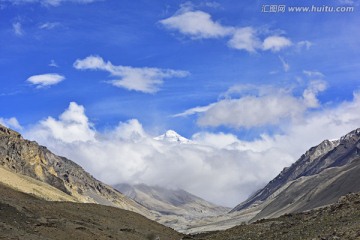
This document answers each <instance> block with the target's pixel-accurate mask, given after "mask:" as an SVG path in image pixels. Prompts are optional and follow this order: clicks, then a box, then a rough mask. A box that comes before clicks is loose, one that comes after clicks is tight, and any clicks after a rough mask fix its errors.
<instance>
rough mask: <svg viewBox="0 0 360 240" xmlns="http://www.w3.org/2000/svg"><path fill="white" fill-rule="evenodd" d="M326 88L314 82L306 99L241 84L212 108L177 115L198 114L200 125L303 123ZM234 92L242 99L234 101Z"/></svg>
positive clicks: (285, 90) (253, 125)
mask: <svg viewBox="0 0 360 240" xmlns="http://www.w3.org/2000/svg"><path fill="white" fill-rule="evenodd" d="M325 89H326V83H325V82H324V81H321V80H317V81H310V82H309V86H308V87H307V88H306V89H304V90H303V95H302V96H295V95H294V94H293V93H292V92H291V91H290V90H287V89H281V88H280V89H276V88H273V87H268V86H253V85H239V86H234V87H232V88H230V89H229V90H228V91H227V92H226V93H225V94H223V95H224V97H225V99H222V100H219V101H218V102H216V103H212V104H210V105H208V106H203V107H196V108H191V109H188V110H186V111H185V112H183V113H180V114H176V115H174V116H186V115H191V114H196V113H197V114H198V116H199V117H198V124H199V125H200V126H210V127H218V126H228V127H231V128H253V127H263V126H269V125H277V124H280V123H282V122H284V121H286V122H288V121H293V120H299V119H301V118H302V116H303V115H304V113H305V112H306V111H307V110H308V109H310V108H316V107H318V106H319V102H318V99H317V97H316V96H317V94H318V93H320V92H322V91H324V90H325ZM234 93H237V94H239V95H240V96H239V97H235V98H231V95H233V94H234Z"/></svg>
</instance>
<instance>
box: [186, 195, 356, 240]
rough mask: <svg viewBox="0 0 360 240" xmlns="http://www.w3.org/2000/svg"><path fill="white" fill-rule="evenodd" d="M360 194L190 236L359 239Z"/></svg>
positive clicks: (210, 239)
mask: <svg viewBox="0 0 360 240" xmlns="http://www.w3.org/2000/svg"><path fill="white" fill-rule="evenodd" d="M359 226H360V194H359V193H356V194H349V195H346V196H343V197H341V198H340V200H339V201H338V202H337V203H335V204H332V205H330V206H327V207H324V208H320V209H316V210H310V211H307V212H303V213H296V214H286V215H283V216H281V217H279V218H274V219H263V220H259V221H257V222H255V223H252V224H249V225H245V224H242V225H240V226H236V227H233V228H231V229H228V230H225V231H218V232H210V233H203V234H196V235H192V236H189V237H188V239H197V240H229V239H231V240H248V239H252V240H257V239H259V240H263V239H267V240H272V239H274V240H282V239H284V240H288V239H304V240H317V239H319V240H320V239H321V240H322V239H326V240H331V239H333V240H335V239H342V240H354V239H360V231H359Z"/></svg>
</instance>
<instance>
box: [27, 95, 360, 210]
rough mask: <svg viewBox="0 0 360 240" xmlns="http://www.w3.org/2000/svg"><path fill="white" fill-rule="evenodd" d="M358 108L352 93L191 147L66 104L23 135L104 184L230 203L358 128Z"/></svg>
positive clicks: (204, 135)
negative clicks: (295, 116)
mask: <svg viewBox="0 0 360 240" xmlns="http://www.w3.org/2000/svg"><path fill="white" fill-rule="evenodd" d="M359 108H360V94H359V93H355V94H354V99H353V100H352V101H349V102H343V103H340V104H338V105H334V106H332V107H329V106H328V107H324V108H319V109H318V110H316V111H310V112H306V113H304V114H305V117H304V118H303V119H302V121H294V122H292V123H290V124H285V125H279V128H280V131H279V132H278V133H275V134H273V135H268V134H262V135H260V136H259V137H258V138H256V139H255V140H251V141H245V140H241V139H239V138H238V137H236V136H235V135H232V134H225V133H209V132H201V133H197V134H195V135H194V136H193V138H192V140H193V141H192V142H193V143H192V144H174V143H166V142H164V141H156V140H154V139H153V138H152V136H150V135H149V134H147V133H146V131H145V130H144V129H143V128H142V126H141V124H140V123H139V122H138V121H137V120H135V119H132V120H129V121H127V122H123V123H119V125H118V126H116V127H114V128H111V129H107V130H106V131H105V132H99V131H97V130H96V129H95V128H93V127H92V124H91V123H90V122H89V120H88V118H87V116H86V115H85V112H84V108H83V107H82V106H80V105H78V104H76V103H71V104H70V106H69V108H68V109H67V110H66V111H65V112H64V113H63V114H61V115H60V117H59V119H58V120H56V119H54V118H52V117H49V118H47V119H46V120H44V121H41V122H40V123H38V124H37V125H36V126H35V127H34V128H32V129H27V130H26V131H25V136H26V137H27V138H30V139H33V140H37V141H39V142H40V143H41V144H45V145H46V146H47V147H48V148H49V149H51V150H52V151H54V152H55V153H58V154H61V155H63V156H66V157H68V158H70V159H72V160H74V161H76V162H77V163H78V164H80V165H81V166H83V167H84V168H85V169H86V170H88V171H89V172H90V173H91V174H93V175H94V176H95V177H96V178H98V179H100V180H102V181H105V182H106V183H108V184H116V183H119V182H130V183H140V182H142V183H146V184H150V185H160V186H170V187H180V188H183V189H185V190H187V191H190V192H192V193H195V194H197V195H199V196H201V197H203V198H205V199H207V200H210V201H213V202H215V203H219V204H225V205H228V206H234V205H236V204H238V203H239V202H241V201H242V200H244V199H245V198H246V197H248V196H249V195H250V194H252V193H253V192H254V191H256V190H257V189H258V188H260V187H262V186H263V185H264V184H266V183H267V182H268V181H269V180H271V179H272V178H273V177H275V176H276V175H277V174H278V173H279V172H280V171H281V169H282V168H283V167H286V166H289V165H290V164H291V163H292V162H294V161H295V160H296V159H298V158H299V157H300V156H301V155H302V154H303V153H304V152H305V151H306V150H308V149H309V148H310V147H311V146H314V145H316V144H319V143H320V142H321V141H322V140H324V139H334V138H339V137H340V136H342V135H343V134H345V133H347V132H348V131H350V130H353V129H355V128H357V127H359V126H360V112H359V111H358V109H359ZM214 176H216V177H214ZM223 196H227V197H226V198H224V197H223Z"/></svg>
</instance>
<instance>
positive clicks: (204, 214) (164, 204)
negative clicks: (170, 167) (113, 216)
mask: <svg viewBox="0 0 360 240" xmlns="http://www.w3.org/2000/svg"><path fill="white" fill-rule="evenodd" d="M114 188H116V189H118V190H119V191H121V192H122V193H123V194H125V195H126V196H128V197H129V198H131V199H133V200H134V201H136V202H137V203H139V204H141V205H142V206H144V207H146V208H147V209H149V210H151V211H155V212H158V213H160V216H159V218H158V219H157V221H159V222H160V223H163V224H165V225H167V226H170V227H172V228H174V229H176V230H178V231H184V230H186V229H187V227H188V226H190V225H193V224H194V223H197V222H198V221H199V220H201V219H204V218H208V217H213V216H218V215H222V214H225V213H227V212H228V211H229V210H230V208H226V207H221V206H218V205H215V204H213V203H209V202H207V201H205V200H204V199H202V198H200V197H197V196H195V195H193V194H191V193H188V192H186V191H184V190H182V189H176V190H173V189H167V188H163V187H159V186H148V185H145V184H137V185H129V184H118V185H115V186H114Z"/></svg>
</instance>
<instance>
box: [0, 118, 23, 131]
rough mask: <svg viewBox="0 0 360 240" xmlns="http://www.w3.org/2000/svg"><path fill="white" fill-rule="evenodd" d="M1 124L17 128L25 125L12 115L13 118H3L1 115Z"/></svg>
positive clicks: (19, 128)
mask: <svg viewBox="0 0 360 240" xmlns="http://www.w3.org/2000/svg"><path fill="white" fill-rule="evenodd" d="M0 124H1V125H3V126H5V127H9V128H14V129H17V130H21V129H23V127H22V126H21V125H20V123H19V121H18V120H17V119H16V118H14V117H11V118H1V117H0Z"/></svg>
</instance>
